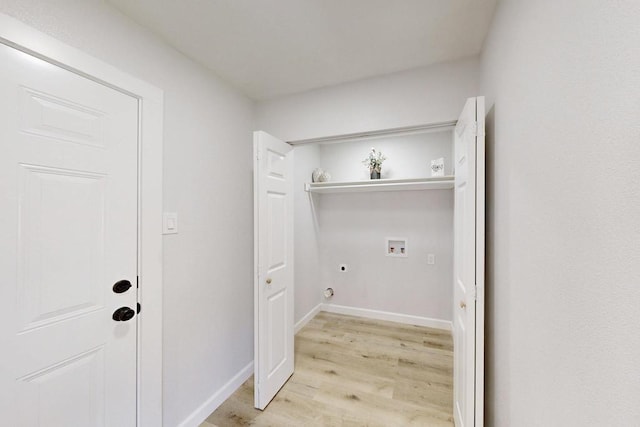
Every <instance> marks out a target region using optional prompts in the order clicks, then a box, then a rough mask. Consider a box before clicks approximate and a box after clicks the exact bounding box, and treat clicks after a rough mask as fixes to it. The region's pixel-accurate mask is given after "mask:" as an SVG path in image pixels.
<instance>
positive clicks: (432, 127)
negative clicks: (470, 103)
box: [287, 120, 457, 146]
mask: <svg viewBox="0 0 640 427" xmlns="http://www.w3.org/2000/svg"><path fill="white" fill-rule="evenodd" d="M456 123H457V122H456V121H455V120H453V121H449V122H435V123H427V124H424V125H417V126H404V127H398V128H391V129H379V130H372V131H367V132H355V133H345V134H341V135H331V136H321V137H319V138H309V139H298V140H294V141H287V142H288V143H289V144H291V145H293V146H296V145H305V144H328V143H336V142H347V141H353V140H358V139H367V138H376V137H381V136H388V135H393V136H398V135H411V134H415V133H426V132H437V131H441V130H446V129H453V128H455V126H456Z"/></svg>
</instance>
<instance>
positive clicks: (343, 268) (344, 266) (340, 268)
mask: <svg viewBox="0 0 640 427" xmlns="http://www.w3.org/2000/svg"><path fill="white" fill-rule="evenodd" d="M348 270H349V268H348V267H347V264H338V271H340V273H346V272H347V271H348Z"/></svg>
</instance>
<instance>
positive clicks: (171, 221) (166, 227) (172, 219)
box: [162, 212, 178, 234]
mask: <svg viewBox="0 0 640 427" xmlns="http://www.w3.org/2000/svg"><path fill="white" fill-rule="evenodd" d="M162 234H178V214H177V213H176V212H165V213H164V214H163V215H162Z"/></svg>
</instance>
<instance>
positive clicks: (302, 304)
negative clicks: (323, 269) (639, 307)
mask: <svg viewBox="0 0 640 427" xmlns="http://www.w3.org/2000/svg"><path fill="white" fill-rule="evenodd" d="M294 160H295V161H294V191H293V194H294V236H295V241H294V250H295V262H294V266H295V270H294V274H295V289H294V293H293V294H294V322H296V323H297V322H299V321H300V320H302V319H303V317H304V316H305V315H306V314H308V313H309V312H311V311H312V310H313V309H314V308H315V307H316V306H317V305H318V304H320V302H321V297H322V291H321V288H320V286H321V282H320V247H319V242H318V238H319V234H318V218H317V216H316V213H317V212H318V210H319V209H320V202H321V201H320V198H318V197H317V196H314V195H312V194H311V193H308V192H306V191H305V190H304V183H306V182H310V181H311V174H312V172H313V170H314V169H315V168H317V167H318V166H319V165H320V146H319V145H317V144H310V145H304V146H298V147H295V148H294Z"/></svg>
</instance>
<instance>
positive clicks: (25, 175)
mask: <svg viewBox="0 0 640 427" xmlns="http://www.w3.org/2000/svg"><path fill="white" fill-rule="evenodd" d="M0 64H2V66H1V67H0V145H1V147H2V154H1V155H0V195H1V198H0V210H1V212H2V219H3V221H2V224H3V226H2V227H0V271H1V272H2V281H1V282H0V304H1V309H0V348H1V349H2V351H1V352H0V414H2V422H1V424H2V425H7V426H47V427H56V426H61V427H68V426H134V425H135V424H136V333H137V329H136V320H135V317H134V319H133V320H130V321H125V320H124V319H125V318H127V317H129V316H132V315H133V314H135V311H130V310H126V309H124V310H122V311H121V312H120V314H121V319H122V320H120V321H116V320H114V319H113V315H114V312H115V311H116V309H118V308H120V307H129V308H131V309H133V310H135V308H136V268H137V266H136V259H137V135H138V102H137V100H136V99H134V98H132V97H130V96H127V95H124V94H122V93H120V92H117V91H115V90H113V89H110V88H108V87H106V86H104V85H102V84H99V83H96V82H94V81H92V80H89V79H87V78H85V77H82V76H80V75H77V74H75V73H72V72H70V71H67V70H65V69H63V68H60V67H58V66H55V65H52V64H50V63H48V62H45V61H43V60H40V59H37V58H35V57H33V56H31V55H28V54H26V53H23V52H21V51H18V50H16V49H13V48H11V47H8V46H5V45H2V44H0ZM120 280H129V281H130V282H131V284H132V287H131V288H130V289H128V290H126V291H125V292H123V293H115V292H114V291H113V290H112V287H113V285H114V284H115V283H116V282H118V281H120ZM124 288H126V286H123V288H122V289H124Z"/></svg>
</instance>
